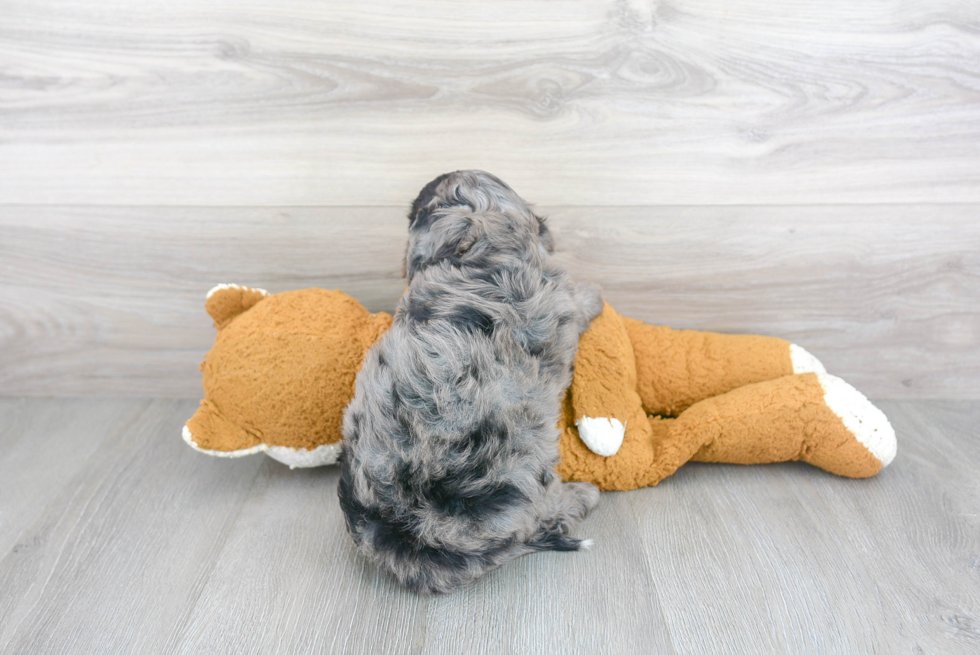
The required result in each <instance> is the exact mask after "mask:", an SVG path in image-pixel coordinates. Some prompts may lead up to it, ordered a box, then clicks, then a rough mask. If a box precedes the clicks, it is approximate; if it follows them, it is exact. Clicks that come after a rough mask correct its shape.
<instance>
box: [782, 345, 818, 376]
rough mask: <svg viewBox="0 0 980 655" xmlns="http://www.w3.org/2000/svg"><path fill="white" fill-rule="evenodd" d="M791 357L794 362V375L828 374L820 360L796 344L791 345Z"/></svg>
mask: <svg viewBox="0 0 980 655" xmlns="http://www.w3.org/2000/svg"><path fill="white" fill-rule="evenodd" d="M789 357H790V359H791V360H792V361H793V372H794V373H826V372H827V368H826V367H825V366H824V365H823V363H822V362H821V361H820V360H819V359H817V358H816V357H814V356H813V355H811V354H810V353H809V352H807V351H806V350H804V349H803V348H801V347H800V346H797V345H796V344H795V343H791V344H789Z"/></svg>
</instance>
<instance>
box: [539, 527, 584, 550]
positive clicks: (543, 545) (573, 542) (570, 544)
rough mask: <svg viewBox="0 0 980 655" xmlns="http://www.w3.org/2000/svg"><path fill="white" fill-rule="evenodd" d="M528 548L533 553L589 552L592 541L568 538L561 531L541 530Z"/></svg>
mask: <svg viewBox="0 0 980 655" xmlns="http://www.w3.org/2000/svg"><path fill="white" fill-rule="evenodd" d="M527 548H529V549H530V550H531V551H533V552H540V551H544V550H559V551H565V552H569V551H573V550H589V549H590V548H592V540H591V539H575V538H574V537H567V536H565V535H564V534H562V533H561V532H560V531H559V530H541V531H539V532H537V533H536V534H535V535H534V536H533V537H531V540H530V541H528V542H527Z"/></svg>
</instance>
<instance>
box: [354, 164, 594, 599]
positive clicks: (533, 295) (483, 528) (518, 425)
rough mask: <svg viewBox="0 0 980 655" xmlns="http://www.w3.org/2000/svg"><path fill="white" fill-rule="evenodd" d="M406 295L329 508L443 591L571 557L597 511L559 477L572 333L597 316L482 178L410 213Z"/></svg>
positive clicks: (376, 353)
mask: <svg viewBox="0 0 980 655" xmlns="http://www.w3.org/2000/svg"><path fill="white" fill-rule="evenodd" d="M409 220H410V225H409V239H408V249H407V253H406V269H407V271H406V272H407V277H408V282H409V288H408V290H407V291H406V292H405V294H404V295H403V296H402V299H401V301H400V303H399V305H398V309H397V311H396V313H395V320H394V324H393V325H392V327H391V329H390V330H389V331H388V332H387V333H386V334H385V335H384V336H383V337H382V338H381V340H380V341H379V342H378V343H377V344H375V346H374V347H373V348H372V349H371V350H370V352H368V354H367V357H366V359H365V361H364V365H363V367H362V369H361V371H360V373H359V374H358V376H357V382H356V394H355V396H354V399H353V401H351V403H350V405H349V406H348V408H347V412H346V414H345V415H344V428H343V429H344V444H345V446H344V452H343V455H342V456H341V479H340V484H339V487H338V491H339V495H340V504H341V507H342V509H343V511H344V515H345V518H346V523H347V529H348V531H349V532H350V534H351V536H352V537H353V538H354V541H355V543H356V544H357V546H358V548H359V549H360V550H361V552H363V553H364V554H365V555H366V556H367V557H368V558H370V559H372V560H374V561H375V562H376V563H377V564H378V565H380V566H381V567H382V568H383V569H386V570H388V571H390V572H391V573H393V574H394V575H395V576H396V577H397V578H398V580H399V581H400V582H401V583H402V584H404V585H405V586H407V587H408V588H410V589H413V590H415V591H418V592H423V593H446V592H449V591H452V590H454V589H456V588H458V587H460V586H463V585H466V584H468V583H470V582H473V581H474V580H476V579H477V578H479V577H481V576H482V575H484V574H485V573H487V572H488V571H491V570H493V569H495V568H497V567H499V566H501V565H502V564H504V563H506V562H507V561H509V560H512V559H515V558H517V557H520V556H521V555H524V554H527V553H531V552H534V551H543V550H564V551H571V550H578V549H579V548H581V547H583V546H588V545H589V542H587V541H581V540H579V539H573V538H570V537H569V536H567V535H568V532H569V529H570V528H571V526H572V525H573V524H575V523H576V522H577V521H579V520H580V519H582V518H583V517H584V516H585V515H586V514H587V513H588V511H589V510H590V509H592V507H594V506H595V504H596V503H597V502H598V498H599V492H598V490H597V489H596V488H595V487H594V486H592V485H591V484H588V483H568V484H565V483H562V482H561V481H560V480H559V479H558V477H557V475H556V474H555V471H554V469H555V464H556V463H557V460H558V437H559V433H558V429H557V427H556V425H557V422H558V417H559V413H560V411H561V400H562V396H563V393H564V391H565V389H566V388H567V387H568V386H569V385H570V384H571V376H572V366H573V363H574V359H575V353H576V350H577V348H578V340H579V337H580V336H581V334H582V332H584V331H585V329H586V328H587V327H588V325H589V323H590V321H591V320H592V319H593V318H594V317H595V316H597V315H598V314H599V312H600V311H601V309H602V301H601V299H600V297H599V292H598V290H597V289H596V288H595V287H594V286H588V285H580V286H575V285H574V284H573V283H572V281H571V280H570V279H569V277H568V275H567V274H566V273H565V271H564V270H563V269H562V268H561V267H560V266H559V265H558V264H557V263H556V262H555V261H554V260H553V259H552V257H551V252H552V250H553V242H552V237H551V233H550V232H549V231H548V228H547V227H546V226H545V224H544V221H543V219H539V218H537V217H536V216H535V215H534V214H533V213H532V212H531V210H530V209H529V208H528V206H527V204H526V203H525V202H524V201H523V200H521V198H520V197H519V196H518V195H517V194H516V193H514V191H512V190H511V189H510V187H508V186H507V185H506V184H504V183H503V182H501V181H500V180H499V179H497V178H496V177H494V176H492V175H490V174H488V173H484V172H482V171H458V172H455V173H449V174H446V175H443V176H441V177H439V178H437V179H435V180H433V181H432V182H430V183H429V184H428V185H427V186H426V187H425V188H424V189H423V190H422V192H421V194H420V195H419V197H418V198H417V199H416V200H415V202H414V203H413V205H412V209H411V214H410V216H409Z"/></svg>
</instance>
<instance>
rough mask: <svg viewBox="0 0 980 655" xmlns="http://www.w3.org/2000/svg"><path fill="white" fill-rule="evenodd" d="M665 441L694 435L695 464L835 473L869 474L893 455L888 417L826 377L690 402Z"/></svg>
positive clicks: (811, 375)
mask: <svg viewBox="0 0 980 655" xmlns="http://www.w3.org/2000/svg"><path fill="white" fill-rule="evenodd" d="M672 433H673V434H672V435H671V440H675V439H678V438H679V437H681V436H683V435H686V434H696V435H699V436H700V438H701V439H702V440H703V443H705V444H706V445H705V446H704V447H702V448H701V449H700V450H699V451H698V452H697V453H696V454H695V455H694V457H693V458H692V459H693V460H694V461H699V462H727V463H734V464H762V463H769V462H784V461H792V460H802V461H804V462H809V463H810V464H813V465H814V466H817V467H819V468H822V469H824V470H825V471H829V472H831V473H834V474H836V475H843V476H846V477H851V478H864V477H870V476H872V475H875V474H876V473H877V472H878V471H879V470H881V469H882V468H883V467H885V466H888V464H889V463H891V461H892V459H894V457H895V450H896V444H895V431H894V430H893V429H892V427H891V425H890V424H889V423H888V419H887V418H885V415H884V414H883V413H882V412H881V410H879V409H878V408H877V407H875V406H874V405H872V404H871V403H870V402H869V401H868V399H867V398H865V397H864V396H863V395H862V394H861V393H860V392H859V391H857V390H856V389H855V388H854V387H852V386H851V385H849V384H847V383H846V382H844V381H843V380H841V379H840V378H837V377H834V376H832V375H826V374H816V373H806V374H802V375H788V376H786V377H782V378H779V379H776V380H769V381H765V382H759V383H756V384H750V385H747V386H744V387H741V388H739V389H736V390H734V391H731V392H729V393H727V394H723V395H721V396H718V397H716V398H710V399H707V400H704V401H702V402H700V403H697V404H695V405H694V406H692V407H691V408H690V409H688V410H687V411H686V412H684V413H683V414H682V415H681V416H680V417H679V418H678V419H677V420H676V421H675V422H674V425H673V428H672ZM682 440H683V439H682Z"/></svg>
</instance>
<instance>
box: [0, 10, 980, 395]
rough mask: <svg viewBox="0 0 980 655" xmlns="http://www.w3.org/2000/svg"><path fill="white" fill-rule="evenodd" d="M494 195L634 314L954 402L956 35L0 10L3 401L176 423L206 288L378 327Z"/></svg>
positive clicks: (780, 18)
mask: <svg viewBox="0 0 980 655" xmlns="http://www.w3.org/2000/svg"><path fill="white" fill-rule="evenodd" d="M463 167H479V168H484V169H488V170H491V171H493V172H495V173H497V174H498V175H500V176H501V177H503V178H504V179H506V180H508V181H509V182H511V183H512V184H513V185H514V186H515V188H517V190H518V191H519V192H521V193H522V194H523V195H524V196H525V197H526V198H528V199H529V200H531V201H533V202H536V203H539V205H540V206H541V207H542V208H543V210H544V211H545V213H548V214H550V215H551V217H552V221H553V224H554V226H555V230H556V232H557V233H558V236H559V239H560V241H561V245H560V247H561V249H562V253H561V256H562V257H563V258H564V259H565V261H566V263H567V264H568V265H569V266H570V267H571V268H572V270H573V272H574V273H575V274H576V275H579V276H581V277H590V278H593V279H596V280H597V281H599V282H600V283H602V284H603V286H604V288H605V289H606V292H607V294H608V297H609V299H610V300H611V301H612V302H613V303H614V305H616V306H617V307H618V308H619V309H620V310H622V311H623V312H624V313H626V314H627V315H630V316H634V317H636V318H641V319H644V320H648V321H651V322H655V323H661V324H669V325H672V326H675V327H691V328H701V329H711V330H721V331H727V332H759V333H764V334H774V335H778V336H784V337H787V338H789V339H793V340H795V341H797V342H799V343H801V344H803V345H804V346H806V347H808V348H809V349H811V350H812V351H813V352H814V353H815V354H817V355H818V356H819V357H822V358H823V359H824V360H825V361H826V363H827V364H828V365H829V366H830V368H831V370H832V371H834V372H836V373H838V374H840V375H841V376H843V377H845V378H847V379H848V380H850V381H852V382H853V383H854V384H855V385H857V386H858V387H859V388H861V389H862V390H864V391H865V392H866V393H868V394H869V395H872V396H877V397H895V398H899V397H951V398H978V397H980V375H978V373H980V355H978V353H980V315H978V310H977V307H978V303H977V301H978V294H980V292H978V278H980V264H978V253H980V233H978V231H977V228H976V227H975V224H976V223H977V222H980V221H978V220H977V219H980V5H977V3H975V2H963V1H962V0H930V1H929V2H926V1H925V0H918V1H916V2H903V1H899V0H873V1H870V2H862V3H852V2H844V1H843V0H840V1H833V2H827V3H819V4H817V5H814V4H800V3H790V2H782V1H781V2H770V1H766V0H749V1H746V2H739V3H731V2H725V1H722V0H697V1H694V0H690V1H685V2H682V3H663V2H641V1H639V0H617V1H612V0H610V1H607V2H593V1H587V0H556V1H550V2H524V1H523V0H520V1H518V0H506V1H501V2H494V3H482V4H477V5H466V6H461V5H460V4H459V3H456V2H446V1H435V0H413V1H412V2H409V3H405V2H360V3H356V4H349V3H336V2H320V1H319V0H285V1H284V2H277V3H271V4H270V3H268V2H256V1H254V0H244V1H241V2H235V3H221V2H214V1H213V0H205V1H203V2H202V1H200V0H179V1H177V2H174V1H171V0H168V1H167V2H164V1H163V0H148V1H147V2H140V3H133V2H130V1H128V0H93V2H86V3H65V2H60V1H57V0H29V1H28V0H8V1H7V2H4V3H3V6H2V8H0V229H2V232H0V395H28V396H57V395H93V394H95V395H98V394H107V395H139V396H168V397H193V396H195V395H197V393H198V386H199V381H198V373H197V369H196V363H197V362H198V361H199V359H200V357H201V356H202V355H203V353H204V352H205V351H206V350H207V348H208V346H209V344H210V342H211V339H212V336H213V335H212V332H211V330H210V327H209V325H208V321H207V320H206V317H205V316H204V314H203V312H202V311H201V303H202V297H203V294H204V292H205V291H206V290H207V289H208V288H209V287H211V286H212V285H213V284H215V283H218V282H228V281H235V282H240V283H245V284H253V285H258V286H263V287H266V288H269V289H270V290H272V291H281V290H285V289H289V288H296V287H303V286H311V285H320V286H327V287H339V288H342V289H345V290H346V291H348V292H350V293H352V294H353V295H354V296H356V297H357V298H359V299H360V300H362V302H364V303H365V304H366V305H367V306H368V307H370V308H371V309H390V308H391V307H392V306H393V304H394V300H395V298H396V297H397V295H398V293H399V292H400V290H401V287H402V281H401V280H400V278H399V275H398V272H399V267H400V260H401V248H402V240H403V234H404V227H405V226H404V220H403V216H402V215H401V212H402V208H404V207H405V206H406V205H407V203H408V202H409V201H410V199H411V198H412V197H413V195H414V194H415V193H416V191H417V190H418V189H419V187H421V186H422V185H423V184H424V183H425V182H426V181H428V180H429V179H430V178H431V177H433V176H434V175H436V174H438V173H441V172H444V171H447V170H452V169H456V168H463Z"/></svg>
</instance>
